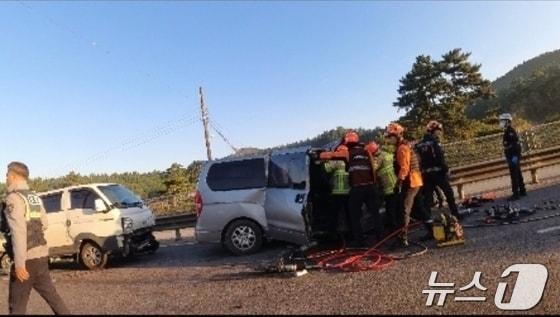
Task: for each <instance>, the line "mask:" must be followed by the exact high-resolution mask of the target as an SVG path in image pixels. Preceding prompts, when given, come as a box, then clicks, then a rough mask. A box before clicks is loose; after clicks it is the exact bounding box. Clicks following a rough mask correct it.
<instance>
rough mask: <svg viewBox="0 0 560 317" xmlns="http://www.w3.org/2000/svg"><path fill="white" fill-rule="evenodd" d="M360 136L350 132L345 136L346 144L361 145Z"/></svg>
mask: <svg viewBox="0 0 560 317" xmlns="http://www.w3.org/2000/svg"><path fill="white" fill-rule="evenodd" d="M359 142H360V136H359V135H358V133H356V132H348V133H346V135H345V136H344V144H351V143H359Z"/></svg>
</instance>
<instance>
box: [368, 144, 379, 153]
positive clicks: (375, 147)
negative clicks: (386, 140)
mask: <svg viewBox="0 0 560 317" xmlns="http://www.w3.org/2000/svg"><path fill="white" fill-rule="evenodd" d="M378 150H379V145H377V143H375V141H371V142H369V143H368V144H367V145H366V151H368V152H369V153H371V154H375V153H377V151H378Z"/></svg>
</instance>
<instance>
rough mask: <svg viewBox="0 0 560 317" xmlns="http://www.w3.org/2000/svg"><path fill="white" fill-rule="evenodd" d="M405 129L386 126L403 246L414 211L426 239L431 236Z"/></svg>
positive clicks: (417, 166)
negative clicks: (392, 150) (392, 153)
mask: <svg viewBox="0 0 560 317" xmlns="http://www.w3.org/2000/svg"><path fill="white" fill-rule="evenodd" d="M404 131H405V129H404V128H403V127H402V126H401V125H399V124H398V123H391V124H389V125H388V126H387V129H386V132H385V136H386V142H387V143H389V144H394V145H395V146H396V154H395V173H396V174H397V186H396V189H395V192H396V193H397V194H398V195H399V210H400V213H401V215H402V217H403V223H402V224H403V233H402V235H401V239H402V244H403V246H405V247H406V246H408V245H409V241H408V232H409V225H410V218H411V213H412V211H413V208H414V211H415V215H414V216H415V218H418V219H419V220H422V221H423V222H424V224H425V226H426V230H427V231H428V235H427V237H431V236H433V233H432V223H433V220H432V217H431V215H430V214H429V213H428V211H427V210H426V208H425V207H424V204H423V198H422V194H421V192H420V190H421V188H422V186H423V181H422V172H421V170H420V162H419V160H418V156H417V154H416V153H415V152H414V150H413V148H412V147H411V145H410V143H409V142H408V141H407V140H406V139H405V138H404Z"/></svg>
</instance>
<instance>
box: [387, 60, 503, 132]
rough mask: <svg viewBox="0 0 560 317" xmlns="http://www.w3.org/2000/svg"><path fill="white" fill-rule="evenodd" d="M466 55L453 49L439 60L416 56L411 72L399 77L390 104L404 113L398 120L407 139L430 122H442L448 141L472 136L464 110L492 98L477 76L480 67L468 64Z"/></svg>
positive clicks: (484, 80) (486, 86)
mask: <svg viewBox="0 0 560 317" xmlns="http://www.w3.org/2000/svg"><path fill="white" fill-rule="evenodd" d="M470 55H471V53H464V52H462V51H461V49H454V50H451V51H449V52H447V53H445V54H444V55H443V56H442V59H441V60H439V61H434V60H432V58H431V57H430V56H429V55H420V56H418V57H416V61H415V63H414V64H413V65H412V69H411V71H410V72H408V73H407V74H406V75H405V76H404V77H403V78H401V80H400V86H399V89H398V93H399V97H398V99H397V101H396V102H394V103H393V106H395V107H397V108H399V110H400V109H403V110H405V111H406V113H405V115H403V116H402V117H401V118H400V119H399V121H400V122H401V123H402V124H403V125H404V126H405V127H406V128H407V130H408V131H409V133H410V134H411V136H413V137H419V136H420V134H421V133H422V131H423V130H424V126H425V125H426V124H427V123H428V122H429V121H430V120H438V121H440V122H442V123H443V124H444V126H445V130H446V135H448V136H449V137H450V138H452V139H456V138H464V137H469V136H470V135H471V134H472V131H471V129H470V125H471V122H470V120H469V119H468V118H467V116H466V114H465V109H466V107H467V105H469V104H470V103H472V102H473V101H474V100H477V99H479V98H490V97H492V96H493V90H492V88H491V85H490V81H488V80H486V79H483V78H482V75H481V74H480V67H481V65H480V64H472V63H470V62H469V60H468V59H469V57H470Z"/></svg>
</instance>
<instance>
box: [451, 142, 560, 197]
mask: <svg viewBox="0 0 560 317" xmlns="http://www.w3.org/2000/svg"><path fill="white" fill-rule="evenodd" d="M557 164H560V146H554V147H550V148H547V149H543V150H538V151H530V152H528V153H526V154H525V155H524V156H523V159H522V161H521V170H522V171H523V172H526V171H530V172H531V182H532V183H533V184H536V183H538V182H539V177H538V170H539V169H541V168H543V167H548V166H552V165H557ZM508 175H509V167H508V165H507V163H506V161H505V158H500V159H494V160H491V161H487V162H481V163H475V164H469V165H464V166H459V167H454V168H451V185H453V186H457V193H458V194H459V198H460V199H464V198H465V194H464V191H463V187H464V186H465V185H467V184H472V183H476V182H480V181H485V180H489V179H493V178H498V177H503V176H508Z"/></svg>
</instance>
